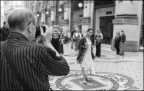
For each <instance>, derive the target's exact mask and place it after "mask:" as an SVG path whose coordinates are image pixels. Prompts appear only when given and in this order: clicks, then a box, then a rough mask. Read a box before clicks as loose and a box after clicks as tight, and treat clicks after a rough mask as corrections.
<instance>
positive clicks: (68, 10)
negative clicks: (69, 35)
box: [63, 1, 71, 31]
mask: <svg viewBox="0 0 144 91" xmlns="http://www.w3.org/2000/svg"><path fill="white" fill-rule="evenodd" d="M70 13H71V8H70V1H66V2H65V3H64V20H63V21H64V22H63V31H70V24H71V23H70ZM66 21H68V23H67V24H66Z"/></svg>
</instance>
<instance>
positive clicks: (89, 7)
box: [82, 0, 94, 36]
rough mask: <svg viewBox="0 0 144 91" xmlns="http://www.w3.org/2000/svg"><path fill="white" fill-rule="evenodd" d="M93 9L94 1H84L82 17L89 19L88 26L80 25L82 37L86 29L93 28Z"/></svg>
mask: <svg viewBox="0 0 144 91" xmlns="http://www.w3.org/2000/svg"><path fill="white" fill-rule="evenodd" d="M93 7H94V1H91V0H88V1H84V10H83V17H84V18H88V17H90V22H89V23H88V24H83V25H82V34H83V35H84V36H85V33H86V31H87V29H89V28H93Z"/></svg>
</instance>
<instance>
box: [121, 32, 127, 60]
mask: <svg viewBox="0 0 144 91" xmlns="http://www.w3.org/2000/svg"><path fill="white" fill-rule="evenodd" d="M125 41H126V35H125V34H124V31H123V30H122V31H121V40H120V55H121V56H122V58H124V45H125Z"/></svg>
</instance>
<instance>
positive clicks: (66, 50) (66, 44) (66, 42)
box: [64, 30, 71, 56]
mask: <svg viewBox="0 0 144 91" xmlns="http://www.w3.org/2000/svg"><path fill="white" fill-rule="evenodd" d="M70 35H71V34H70V32H69V30H67V31H66V32H65V34H64V55H65V56H69V55H70V47H71V43H70V42H71V39H70Z"/></svg>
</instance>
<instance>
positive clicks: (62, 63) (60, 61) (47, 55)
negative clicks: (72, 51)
mask: <svg viewBox="0 0 144 91" xmlns="http://www.w3.org/2000/svg"><path fill="white" fill-rule="evenodd" d="M41 63H42V65H43V73H44V74H46V75H54V76H63V75H67V74H68V73H69V65H68V64H67V62H66V60H65V59H64V58H63V57H61V56H56V53H55V51H53V50H52V49H50V48H46V50H44V55H43V57H42V60H41Z"/></svg>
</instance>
